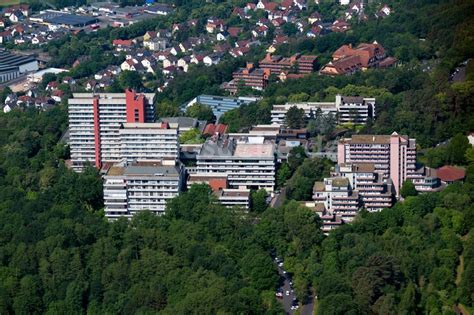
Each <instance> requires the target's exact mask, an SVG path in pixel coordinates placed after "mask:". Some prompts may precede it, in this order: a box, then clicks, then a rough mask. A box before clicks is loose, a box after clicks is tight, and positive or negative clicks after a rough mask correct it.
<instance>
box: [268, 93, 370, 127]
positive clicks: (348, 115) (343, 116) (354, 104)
mask: <svg viewBox="0 0 474 315" xmlns="http://www.w3.org/2000/svg"><path fill="white" fill-rule="evenodd" d="M293 106H296V107H297V108H299V109H302V110H304V112H305V114H306V117H308V118H309V117H311V116H314V115H315V113H316V111H317V110H318V109H319V110H321V113H322V114H323V115H328V114H332V115H334V116H335V117H337V119H338V123H340V124H344V123H353V124H365V123H367V120H368V119H373V118H375V98H371V97H359V96H356V97H355V96H342V95H339V94H338V95H336V98H335V101H334V102H304V103H287V104H285V105H273V108H272V111H271V120H272V124H278V125H284V123H285V118H286V113H287V112H288V110H289V109H290V108H291V107H293Z"/></svg>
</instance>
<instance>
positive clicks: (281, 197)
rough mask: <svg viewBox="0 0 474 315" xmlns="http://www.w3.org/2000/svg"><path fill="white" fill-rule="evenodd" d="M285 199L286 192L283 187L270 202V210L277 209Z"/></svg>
mask: <svg viewBox="0 0 474 315" xmlns="http://www.w3.org/2000/svg"><path fill="white" fill-rule="evenodd" d="M285 199H286V191H285V187H283V188H282V189H281V191H280V193H278V194H275V197H273V199H272V200H271V201H270V207H272V208H278V207H279V206H281V205H282V204H283V202H284V201H285Z"/></svg>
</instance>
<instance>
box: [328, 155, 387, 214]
mask: <svg viewBox="0 0 474 315" xmlns="http://www.w3.org/2000/svg"><path fill="white" fill-rule="evenodd" d="M331 175H332V176H339V177H345V178H347V180H348V181H349V185H350V187H351V189H353V191H354V192H357V193H358V195H359V198H360V201H361V205H362V206H363V207H364V208H366V209H367V210H368V211H370V212H374V211H380V210H382V209H384V208H390V207H391V206H392V204H393V191H392V187H391V185H390V184H389V183H387V181H385V180H384V179H383V174H382V173H378V172H376V171H375V167H374V165H373V164H363V163H360V164H339V165H336V167H335V170H334V172H332V174H331Z"/></svg>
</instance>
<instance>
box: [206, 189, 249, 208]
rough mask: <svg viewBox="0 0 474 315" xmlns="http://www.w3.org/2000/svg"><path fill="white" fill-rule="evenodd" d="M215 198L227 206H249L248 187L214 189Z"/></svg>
mask: <svg viewBox="0 0 474 315" xmlns="http://www.w3.org/2000/svg"><path fill="white" fill-rule="evenodd" d="M214 196H216V197H217V200H218V201H219V202H220V203H221V204H222V205H224V206H225V207H227V208H242V209H245V210H248V209H249V208H250V190H249V189H222V190H217V191H214Z"/></svg>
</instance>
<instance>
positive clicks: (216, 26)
mask: <svg viewBox="0 0 474 315" xmlns="http://www.w3.org/2000/svg"><path fill="white" fill-rule="evenodd" d="M224 30H225V24H224V20H222V19H217V18H213V17H211V18H208V19H207V24H206V31H207V32H208V33H215V32H222V31H224Z"/></svg>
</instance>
